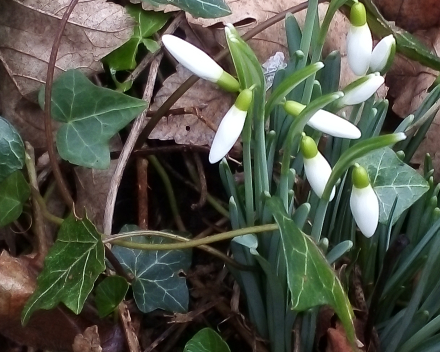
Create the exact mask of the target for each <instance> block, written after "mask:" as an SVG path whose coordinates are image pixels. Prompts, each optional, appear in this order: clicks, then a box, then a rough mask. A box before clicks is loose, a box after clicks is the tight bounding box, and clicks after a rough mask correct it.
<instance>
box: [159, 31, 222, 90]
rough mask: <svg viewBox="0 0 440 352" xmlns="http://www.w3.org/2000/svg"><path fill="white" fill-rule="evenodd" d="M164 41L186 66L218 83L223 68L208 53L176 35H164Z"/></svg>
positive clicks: (176, 57)
mask: <svg viewBox="0 0 440 352" xmlns="http://www.w3.org/2000/svg"><path fill="white" fill-rule="evenodd" d="M162 43H163V44H164V45H165V47H166V48H167V50H168V51H169V52H170V54H171V55H173V57H174V58H175V59H176V60H177V61H178V62H179V63H180V64H181V65H182V66H184V67H186V68H187V69H188V70H190V71H191V72H192V73H194V74H195V75H197V76H199V77H200V78H203V79H206V80H208V81H211V82H214V83H216V82H217V81H218V79H219V78H220V76H221V75H222V73H223V69H222V68H221V67H220V66H219V65H218V64H217V63H216V62H215V61H214V60H213V59H212V58H211V57H209V55H208V54H206V53H205V52H203V51H202V50H200V49H199V48H196V47H195V46H194V45H192V44H190V43H188V42H186V41H185V40H183V39H180V38H178V37H176V36H174V35H170V34H165V35H163V36H162Z"/></svg>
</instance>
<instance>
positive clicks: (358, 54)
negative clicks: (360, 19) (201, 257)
mask: <svg viewBox="0 0 440 352" xmlns="http://www.w3.org/2000/svg"><path fill="white" fill-rule="evenodd" d="M372 49H373V39H372V37H371V32H370V28H369V27H368V24H366V23H365V24H364V25H363V26H360V27H357V26H353V25H351V26H350V29H349V31H348V34H347V59H348V65H349V66H350V68H351V70H352V71H353V73H354V74H355V75H357V76H363V75H365V73H366V72H367V70H368V67H369V66H370V58H371V50H372Z"/></svg>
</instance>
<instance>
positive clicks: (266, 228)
mask: <svg viewBox="0 0 440 352" xmlns="http://www.w3.org/2000/svg"><path fill="white" fill-rule="evenodd" d="M277 229H278V225H277V224H266V225H258V226H251V227H245V228H242V229H238V230H233V231H228V232H223V233H219V234H216V235H212V236H209V237H204V238H200V239H197V240H187V239H185V240H184V241H185V242H180V243H162V244H152V243H136V242H129V241H124V240H122V239H123V238H130V237H134V236H163V237H167V238H172V239H174V240H176V241H179V240H182V237H181V236H177V235H174V234H169V233H166V232H162V231H150V230H145V231H132V232H126V233H123V234H120V235H112V236H110V237H106V238H105V239H104V240H103V241H102V242H103V243H104V244H105V243H113V244H114V245H118V246H121V247H126V248H132V249H143V250H156V251H157V250H172V249H184V248H193V247H198V246H201V245H207V244H210V243H214V242H219V241H224V240H228V239H231V238H234V237H237V236H243V235H247V234H249V233H260V232H270V231H274V230H277Z"/></svg>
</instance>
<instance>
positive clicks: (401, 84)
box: [387, 28, 440, 179]
mask: <svg viewBox="0 0 440 352" xmlns="http://www.w3.org/2000/svg"><path fill="white" fill-rule="evenodd" d="M414 35H415V36H416V37H417V38H418V39H420V40H421V41H422V42H424V43H425V44H426V45H427V46H428V47H429V48H432V50H433V51H434V52H435V53H436V54H437V55H439V54H440V30H439V29H438V28H432V29H430V30H427V31H418V32H416V33H414ZM437 75H438V72H436V71H434V70H432V69H430V68H427V67H424V66H422V65H421V64H419V63H416V62H414V61H410V60H408V59H406V58H402V57H397V58H396V60H395V63H394V65H393V68H392V70H391V71H390V73H388V75H387V84H388V86H389V87H390V91H389V95H390V97H392V98H393V99H394V104H393V106H392V109H393V111H394V112H395V113H396V114H397V115H399V116H400V117H402V118H403V117H406V116H408V115H409V114H411V113H413V112H414V111H415V110H416V109H417V108H418V107H419V106H420V104H421V103H422V101H423V100H424V98H425V97H426V96H427V95H428V91H427V90H428V88H429V87H430V86H431V84H432V83H433V82H434V80H435V78H436V77H437ZM439 133H440V113H437V115H436V117H435V118H434V121H433V123H432V125H431V127H430V129H429V131H428V133H427V134H426V137H425V139H424V140H423V142H422V144H421V145H420V147H419V148H418V149H417V151H416V153H415V154H414V157H413V158H412V160H411V161H412V162H413V163H415V164H421V165H422V164H423V160H424V157H425V154H426V153H430V154H431V156H432V159H433V164H434V168H435V170H436V172H435V178H436V179H440V143H439V139H438V135H439Z"/></svg>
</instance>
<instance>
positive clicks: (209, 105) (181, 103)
mask: <svg viewBox="0 0 440 352" xmlns="http://www.w3.org/2000/svg"><path fill="white" fill-rule="evenodd" d="M190 75H191V73H190V72H189V71H188V70H187V69H185V68H184V67H182V66H180V65H178V66H177V72H176V73H175V74H173V75H171V76H170V77H168V78H167V79H166V80H165V82H164V84H163V87H162V88H161V89H160V90H159V91H158V92H157V94H156V97H155V98H154V103H153V104H152V106H151V109H152V110H156V109H158V108H159V107H160V106H161V105H162V104H163V102H164V101H165V100H166V99H167V98H168V97H169V96H170V95H171V94H172V93H173V92H174V91H175V90H176V89H177V88H179V86H180V85H181V84H182V83H183V82H185V81H186V79H187V78H188V77H189V76H190ZM233 101H234V96H233V95H232V94H229V93H226V92H224V91H222V90H221V89H219V88H217V86H216V85H214V84H213V83H211V82H208V81H205V80H198V81H197V83H196V84H194V85H193V86H192V87H191V88H190V89H189V90H188V91H187V92H186V93H185V94H184V95H183V96H182V97H181V98H180V99H179V100H178V101H177V102H176V103H175V104H174V105H173V109H175V108H191V107H199V108H200V112H201V114H202V116H203V118H204V119H206V120H208V121H210V122H211V123H212V124H213V125H214V126H218V125H219V123H220V120H221V119H222V117H223V116H224V115H225V114H226V112H227V111H228V109H229V108H230V107H231V105H232V104H233ZM149 138H150V139H161V140H173V139H174V140H175V141H176V143H178V144H192V145H207V144H209V145H210V144H211V142H212V139H213V138H214V131H213V130H212V129H211V128H209V127H208V126H207V125H206V123H204V122H203V121H201V120H200V119H199V118H198V117H197V116H196V115H190V114H185V115H171V116H164V117H162V119H161V120H160V122H159V123H158V124H157V125H156V127H155V128H154V130H153V132H152V133H151V134H150V137H149Z"/></svg>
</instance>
